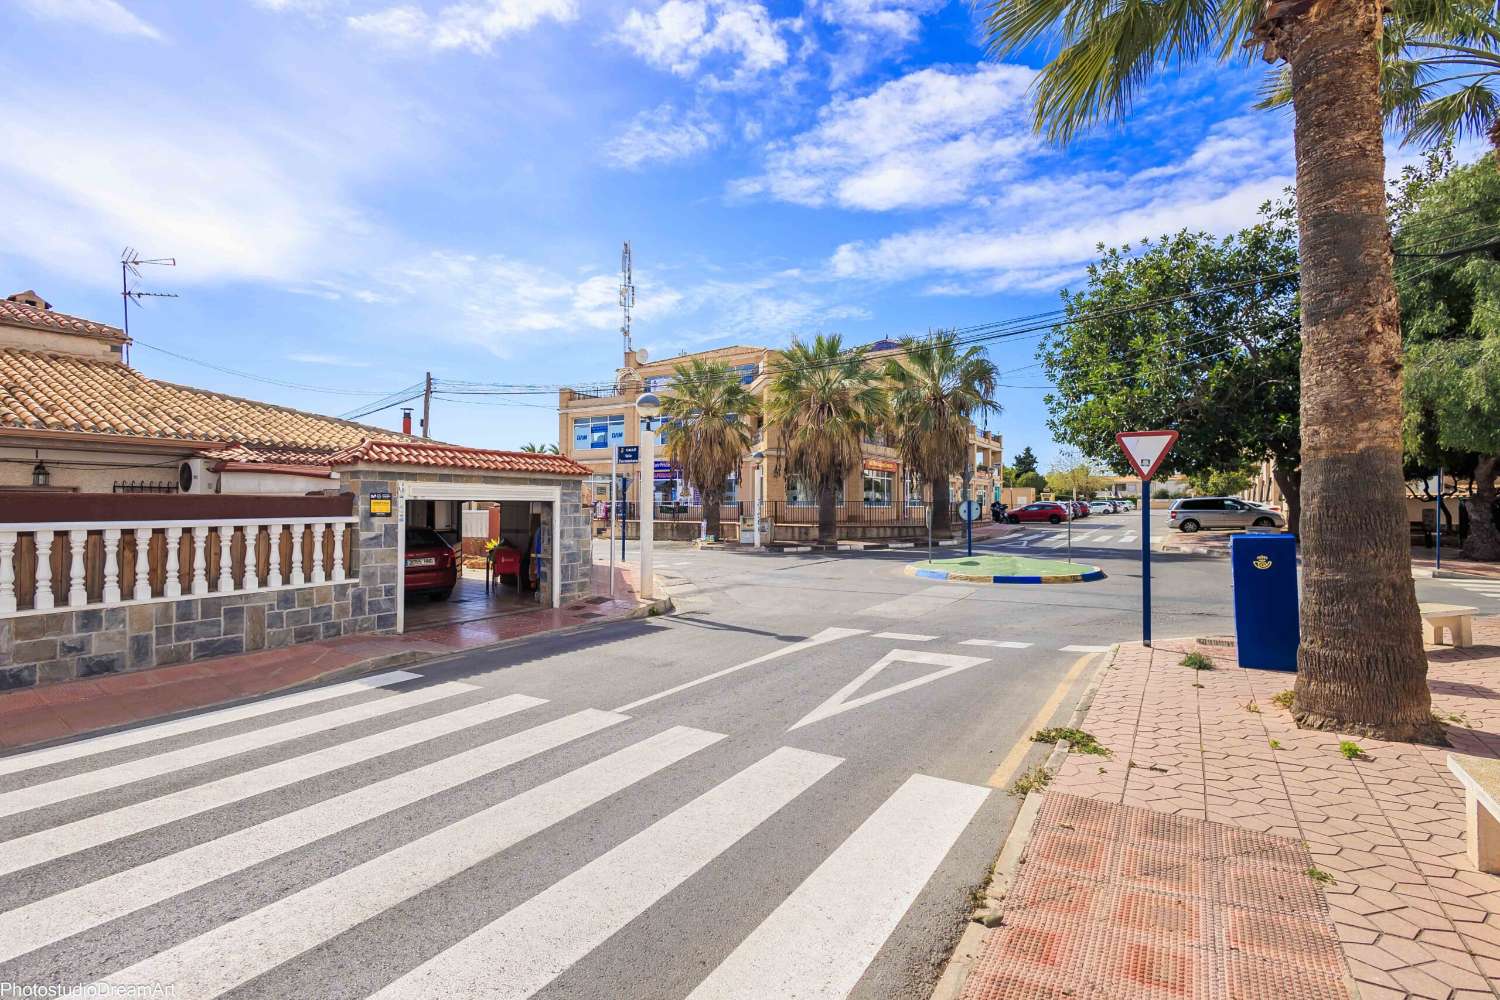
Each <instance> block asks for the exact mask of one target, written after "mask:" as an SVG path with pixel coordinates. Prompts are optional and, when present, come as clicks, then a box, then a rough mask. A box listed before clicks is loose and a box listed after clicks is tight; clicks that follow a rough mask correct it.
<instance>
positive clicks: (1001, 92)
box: [731, 64, 1037, 211]
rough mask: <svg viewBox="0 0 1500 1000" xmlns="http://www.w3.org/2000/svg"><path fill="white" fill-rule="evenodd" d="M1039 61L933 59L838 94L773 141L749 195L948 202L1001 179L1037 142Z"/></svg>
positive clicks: (858, 204) (843, 202) (844, 201)
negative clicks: (951, 64) (1032, 111)
mask: <svg viewBox="0 0 1500 1000" xmlns="http://www.w3.org/2000/svg"><path fill="white" fill-rule="evenodd" d="M1033 76H1034V71H1033V70H1030V69H1027V68H1025V67H1022V66H1011V65H995V64H981V65H979V66H977V67H975V68H974V69H973V70H965V71H959V70H946V69H936V68H928V69H923V70H918V71H917V72H914V73H909V74H907V75H906V76H903V77H900V78H898V79H896V80H892V81H890V82H889V83H886V84H883V85H882V86H880V87H879V88H877V89H876V90H875V91H874V92H873V93H870V94H868V95H866V96H864V97H856V98H837V99H835V100H834V101H833V103H832V104H830V105H829V106H828V107H826V108H825V109H824V110H823V112H822V113H821V115H820V121H819V123H818V125H817V126H816V127H814V128H813V129H811V130H809V131H807V132H803V133H802V134H800V135H797V136H794V137H793V138H792V139H790V140H788V141H785V142H780V143H774V144H772V145H771V147H770V151H769V153H768V155H767V158H766V159H767V162H766V171H765V173H764V174H762V175H761V176H759V177H755V178H749V179H745V180H741V181H739V182H736V183H735V184H734V185H732V187H731V191H732V192H733V193H735V194H738V195H742V196H753V195H759V194H764V195H769V196H770V197H772V198H776V199H778V200H781V201H789V202H793V203H796V204H800V205H810V206H822V205H827V204H830V203H831V204H835V205H838V206H840V207H843V208H854V209H867V210H873V211H884V210H889V209H896V208H918V207H927V206H935V205H946V204H952V203H955V202H961V201H964V200H965V199H967V198H968V197H969V196H970V195H971V194H972V193H973V192H974V191H975V189H976V188H978V187H979V186H980V185H981V184H993V183H994V182H995V180H996V179H997V178H999V177H1003V176H1004V175H1005V174H1007V173H1008V172H1010V171H1011V170H1012V169H1013V168H1014V167H1016V166H1017V165H1018V164H1019V163H1020V162H1021V161H1022V160H1023V158H1024V157H1025V156H1026V155H1027V154H1029V153H1032V152H1033V151H1035V150H1036V148H1037V143H1036V140H1035V139H1034V138H1032V136H1031V133H1030V129H1029V125H1028V119H1027V118H1026V116H1025V111H1026V92H1027V88H1028V87H1030V85H1031V81H1032V78H1033Z"/></svg>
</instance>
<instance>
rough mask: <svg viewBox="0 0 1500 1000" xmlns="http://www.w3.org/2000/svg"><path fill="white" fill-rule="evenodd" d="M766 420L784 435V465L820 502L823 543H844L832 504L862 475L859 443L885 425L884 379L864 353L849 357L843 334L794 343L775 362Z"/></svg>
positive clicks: (853, 352)
mask: <svg viewBox="0 0 1500 1000" xmlns="http://www.w3.org/2000/svg"><path fill="white" fill-rule="evenodd" d="M775 372H776V373H775V375H774V376H773V377H772V379H771V384H770V386H769V389H768V392H767V397H766V419H767V421H768V422H769V423H771V424H773V425H775V426H776V427H777V428H778V430H779V432H780V435H781V448H782V454H781V465H782V468H783V469H784V470H785V473H786V475H788V476H797V477H800V478H801V479H802V480H803V482H805V483H806V484H807V485H808V487H809V488H810V489H811V490H812V491H813V493H814V494H815V495H816V496H817V498H818V541H819V542H820V543H822V544H825V545H828V544H833V543H834V542H836V541H837V540H838V521H837V511H836V510H835V507H834V502H835V501H834V498H835V496H836V491H837V490H838V487H839V484H840V483H842V482H843V481H844V480H845V479H846V478H847V477H848V476H849V474H850V473H851V472H853V471H854V470H855V469H857V468H859V467H860V462H861V455H862V449H861V447H860V445H861V442H863V440H864V439H865V437H866V436H867V435H869V434H872V433H873V432H874V431H875V429H876V428H877V427H879V426H881V425H882V423H883V422H884V413H885V394H884V392H883V391H882V389H881V386H880V381H879V373H878V372H877V371H875V370H874V369H873V368H872V367H871V366H870V365H869V364H868V363H867V362H866V360H865V349H864V348H862V347H858V348H853V349H850V350H845V349H844V344H843V340H842V338H840V337H839V336H838V335H837V334H835V335H832V336H826V337H825V336H823V335H822V334H819V335H818V336H817V337H816V338H814V340H813V342H812V343H811V344H808V343H805V342H804V341H802V340H800V339H797V338H793V340H792V346H790V347H788V348H787V349H786V350H785V351H782V352H781V356H780V357H779V358H778V359H777V360H776V362H775Z"/></svg>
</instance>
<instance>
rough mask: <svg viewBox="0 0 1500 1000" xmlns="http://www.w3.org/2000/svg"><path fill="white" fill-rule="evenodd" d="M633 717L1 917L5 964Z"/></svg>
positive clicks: (311, 810)
mask: <svg viewBox="0 0 1500 1000" xmlns="http://www.w3.org/2000/svg"><path fill="white" fill-rule="evenodd" d="M627 718H628V717H627V716H623V715H615V714H614V713H611V712H600V711H598V710H597V709H588V710H585V711H582V712H576V713H574V714H573V715H568V716H564V717H563V718H561V719H557V720H555V721H553V722H548V723H544V724H543V725H540V726H536V727H534V728H532V729H528V730H525V731H524V732H520V733H516V734H514V735H511V736H507V737H504V738H503V739H498V740H495V741H494V742H492V743H486V744H484V745H482V746H478V747H475V748H474V749H472V750H467V751H465V752H463V753H460V754H457V755H455V756H453V757H449V758H447V759H445V760H439V761H435V762H433V763H431V764H427V765H425V766H423V767H419V768H416V769H414V770H411V771H406V772H403V773H401V774H397V775H394V776H392V777H390V778H386V779H384V780H383V781H377V782H375V783H374V784H372V785H366V786H365V787H363V788H356V789H354V790H353V791H350V792H345V793H344V794H342V795H337V796H334V797H333V798H331V799H325V800H323V801H322V802H317V803H314V804H313V805H310V806H306V807H304V808H302V809H298V810H296V811H294V812H290V813H287V814H285V815H283V816H278V817H276V818H275V819H270V820H267V821H265V822H264V823H258V824H256V825H255V826H252V827H247V828H245V829H243V830H238V831H236V832H234V833H231V834H227V835H226V836H223V837H220V838H218V839H217V840H210V841H207V842H205V843H202V844H198V845H196V846H194V847H190V848H188V849H186V850H183V851H179V852H177V853H176V854H169V855H167V856H166V857H163V858H158V859H157V860H155V861H150V862H147V863H146V864H143V865H138V866H136V867H135V868H129V869H126V870H125V871H122V872H117V873H116V874H114V875H109V876H106V877H105V878H102V879H99V880H98V881H95V882H90V883H87V884H85V885H81V886H78V887H77V888H74V889H69V890H66V891H64V892H60V893H58V894H57V895H55V896H48V897H46V898H45V899H39V900H37V901H36V902H33V903H30V904H27V905H26V906H22V907H20V908H18V909H15V910H11V911H9V912H8V913H4V914H0V962H6V961H9V960H10V959H12V958H15V957H16V956H17V955H23V954H25V953H26V952H28V951H32V950H33V949H36V948H41V947H43V946H44V945H47V944H50V943H52V942H53V941H60V940H62V939H63V938H65V937H69V936H70V935H73V934H77V933H79V932H81V931H85V930H88V929H89V928H91V927H98V926H99V925H100V924H103V923H105V922H107V921H110V920H114V919H116V918H117V917H121V916H124V915H125V914H127V913H133V912H135V911H136V910H140V909H144V908H145V907H147V906H151V905H153V904H155V903H159V902H162V901H163V900H167V899H170V898H172V897H173V896H176V895H178V894H180V893H184V892H187V891H188V890H189V889H193V888H196V887H197V886H200V885H207V884H208V883H209V882H212V881H214V880H215V879H220V878H223V877H225V876H226V875H232V874H233V873H235V872H238V871H244V870H245V869H246V868H249V867H250V866H252V865H257V864H260V863H261V862H262V861H266V860H268V859H270V858H274V857H278V856H280V855H282V854H286V853H287V852H289V851H294V850H296V849H297V848H299V847H304V846H306V845H307V844H310V843H312V842H313V841H315V840H320V839H322V838H323V837H328V836H332V835H333V834H335V833H339V832H341V831H343V830H348V829H351V828H352V827H355V826H357V825H359V824H360V823H364V822H367V821H369V820H371V819H374V818H376V817H377V816H384V815H386V814H388V813H391V812H394V811H395V810H397V809H400V808H402V807H404V806H408V805H411V804H412V803H413V802H419V801H421V800H422V799H425V798H429V797H431V796H433V795H437V794H438V793H440V792H444V791H447V790H448V789H451V788H457V787H458V786H459V785H462V784H464V783H465V782H469V781H473V780H474V779H475V778H479V777H482V776H484V775H486V774H490V773H492V772H494V771H498V770H501V769H502V768H505V767H509V766H510V765H512V764H515V763H518V762H520V761H523V760H525V759H527V758H528V757H534V756H536V755H537V754H540V753H543V752H544V751H547V750H551V749H554V748H556V747H559V746H562V745H563V744H564V743H569V742H571V741H573V740H576V739H580V738H582V737H584V736H588V735H590V734H592V733H596V732H598V731H599V730H601V729H605V728H608V727H609V726H613V725H616V724H617V723H621V722H624V721H626V719H627Z"/></svg>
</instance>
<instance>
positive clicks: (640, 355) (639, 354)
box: [635, 347, 646, 361]
mask: <svg viewBox="0 0 1500 1000" xmlns="http://www.w3.org/2000/svg"><path fill="white" fill-rule="evenodd" d="M635 357H636V360H637V361H645V360H646V349H645V348H644V347H637V348H636V349H635Z"/></svg>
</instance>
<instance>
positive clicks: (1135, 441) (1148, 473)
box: [1115, 431, 1177, 479]
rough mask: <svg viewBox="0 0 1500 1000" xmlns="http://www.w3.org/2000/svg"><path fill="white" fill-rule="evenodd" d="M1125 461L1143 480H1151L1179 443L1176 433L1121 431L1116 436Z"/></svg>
mask: <svg viewBox="0 0 1500 1000" xmlns="http://www.w3.org/2000/svg"><path fill="white" fill-rule="evenodd" d="M1115 440H1116V441H1118V442H1119V443H1120V449H1121V450H1122V451H1124V452H1125V460H1126V461H1127V462H1129V463H1130V467H1131V468H1132V469H1134V470H1135V471H1136V475H1138V476H1140V477H1141V478H1142V479H1150V478H1151V477H1152V476H1154V475H1156V470H1157V469H1159V468H1161V463H1162V462H1163V461H1165V460H1166V457H1167V452H1169V451H1171V450H1172V446H1173V445H1174V444H1176V443H1177V432H1176V431H1121V432H1120V433H1118V434H1116V435H1115Z"/></svg>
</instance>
